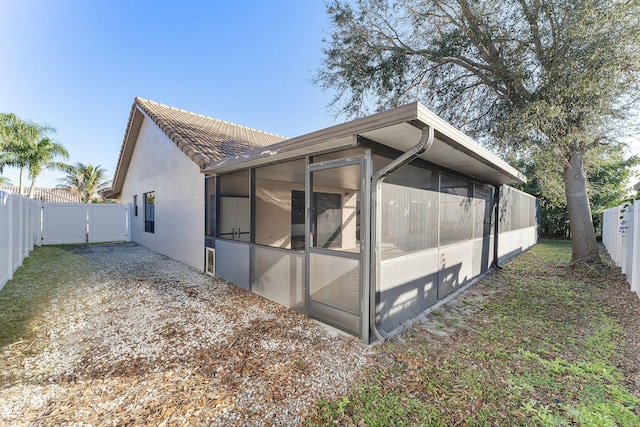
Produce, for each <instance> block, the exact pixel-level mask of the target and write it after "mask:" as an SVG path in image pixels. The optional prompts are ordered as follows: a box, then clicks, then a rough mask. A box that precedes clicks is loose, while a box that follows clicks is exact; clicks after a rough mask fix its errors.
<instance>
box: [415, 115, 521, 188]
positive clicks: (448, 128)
mask: <svg viewBox="0 0 640 427" xmlns="http://www.w3.org/2000/svg"><path fill="white" fill-rule="evenodd" d="M418 120H420V121H421V122H422V123H424V124H425V125H429V126H433V128H434V129H435V130H436V133H437V134H439V136H440V137H439V138H438V139H439V140H440V141H442V142H444V143H446V144H447V145H449V146H451V147H452V148H454V149H456V150H458V151H461V152H463V153H465V154H467V155H468V156H470V157H473V158H474V159H476V160H478V161H480V162H482V163H484V164H486V165H488V166H491V167H492V168H494V169H496V170H497V171H498V172H500V173H502V174H504V175H507V176H509V177H511V178H512V179H514V180H516V181H518V182H519V183H525V182H527V177H526V176H524V175H523V174H522V173H521V172H520V171H518V170H517V169H516V168H514V167H513V166H511V165H509V164H508V163H507V162H505V161H504V160H502V159H501V158H499V157H498V156H496V155H495V154H493V153H492V152H491V151H489V150H487V149H486V148H484V147H483V146H481V145H480V144H478V143H477V142H475V141H474V140H472V139H471V138H469V137H468V136H467V135H465V134H464V133H462V132H461V131H459V130H458V129H456V128H455V127H453V126H452V125H450V124H449V123H447V122H446V121H445V120H443V119H442V118H441V117H439V116H438V115H436V114H435V113H434V112H432V111H430V110H429V109H428V108H427V107H425V106H424V105H422V104H418ZM428 155H429V152H428V151H427V152H426V153H425V154H424V156H422V157H423V158H424V159H425V160H428Z"/></svg>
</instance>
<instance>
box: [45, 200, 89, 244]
mask: <svg viewBox="0 0 640 427" xmlns="http://www.w3.org/2000/svg"><path fill="white" fill-rule="evenodd" d="M86 241H87V205H85V204H82V203H45V204H44V206H43V208H42V244H43V245H60V244H66V243H86Z"/></svg>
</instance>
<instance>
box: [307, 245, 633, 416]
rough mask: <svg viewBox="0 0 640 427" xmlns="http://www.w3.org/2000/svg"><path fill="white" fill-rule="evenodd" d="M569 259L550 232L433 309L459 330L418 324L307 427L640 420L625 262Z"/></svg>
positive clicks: (567, 249)
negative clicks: (452, 302) (453, 306)
mask: <svg viewBox="0 0 640 427" xmlns="http://www.w3.org/2000/svg"><path fill="white" fill-rule="evenodd" d="M570 260H571V245H570V243H568V242H550V241H548V242H543V243H541V244H539V245H537V246H536V247H535V248H533V249H532V250H530V251H529V252H527V253H525V254H523V255H521V256H519V257H517V258H516V259H514V260H513V261H511V262H509V263H508V264H507V265H506V266H505V267H504V269H503V270H500V271H498V272H496V273H494V274H491V275H489V276H487V277H485V278H484V279H483V280H481V281H480V282H479V283H477V284H476V285H474V288H473V289H474V291H476V293H477V292H480V293H481V294H482V293H483V294H484V295H485V296H484V297H483V298H477V299H465V298H466V296H465V295H464V294H463V295H462V296H461V297H459V299H462V305H464V306H466V308H467V309H466V310H448V309H447V308H446V306H445V307H444V308H442V309H438V310H437V311H434V312H432V313H431V314H430V316H429V321H431V322H435V323H436V324H437V323H441V324H442V327H443V330H448V331H450V333H446V334H433V333H432V331H430V330H428V329H427V328H425V327H424V324H423V323H416V324H415V325H414V326H413V327H412V328H410V329H409V330H407V331H406V332H405V333H404V334H403V335H402V336H401V337H399V338H397V339H393V340H390V341H388V342H387V343H385V344H384V345H382V346H380V347H378V348H377V352H378V359H379V363H378V364H377V365H376V366H374V367H371V368H370V369H368V370H367V371H366V372H365V373H364V374H363V376H362V377H361V378H360V379H359V380H358V381H357V382H356V384H355V385H354V386H353V387H352V388H351V391H350V392H349V393H348V394H346V395H345V396H343V397H341V398H338V399H336V400H334V401H330V402H328V401H327V402H322V403H321V405H320V406H319V408H318V410H317V413H316V414H314V415H313V416H311V417H310V419H309V424H310V425H353V426H362V425H367V426H388V425H394V426H405V425H406V426H408V425H430V426H452V425H460V426H495V425H500V426H507V425H541V426H563V425H583V426H640V398H639V396H640V391H639V390H638V387H637V383H634V379H633V373H634V372H637V369H638V366H639V364H640V360H639V359H640V358H639V356H638V354H639V353H638V340H637V338H638V335H637V333H638V331H637V330H638V325H639V324H640V319H638V313H640V311H639V310H638V306H639V305H640V300H638V298H637V296H636V295H635V294H633V293H631V292H630V291H628V285H627V284H626V282H625V281H624V278H623V276H621V275H620V274H619V272H618V271H617V269H616V268H614V267H610V266H604V267H599V268H593V267H587V266H572V265H571V263H570ZM634 334H635V335H634ZM634 367H635V368H634ZM636 381H637V379H636Z"/></svg>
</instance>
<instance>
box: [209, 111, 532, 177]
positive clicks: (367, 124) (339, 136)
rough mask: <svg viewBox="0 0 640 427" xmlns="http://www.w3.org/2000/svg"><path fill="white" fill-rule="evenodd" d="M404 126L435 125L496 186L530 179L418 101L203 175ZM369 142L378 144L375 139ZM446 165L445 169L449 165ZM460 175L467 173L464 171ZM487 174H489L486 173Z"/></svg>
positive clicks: (221, 164)
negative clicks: (489, 172) (486, 169)
mask: <svg viewBox="0 0 640 427" xmlns="http://www.w3.org/2000/svg"><path fill="white" fill-rule="evenodd" d="M405 123H408V124H411V125H412V126H414V127H416V128H421V127H424V126H432V127H433V128H434V130H435V131H436V137H437V138H438V140H439V141H442V142H443V143H444V144H446V145H448V146H450V147H451V148H452V149H454V150H456V151H459V152H462V153H465V155H467V156H468V157H469V158H470V159H473V160H474V161H476V162H480V163H482V164H484V165H486V166H487V167H489V168H490V169H492V170H494V171H495V174H494V175H493V176H491V177H489V178H487V177H486V176H485V177H483V179H484V180H485V181H487V182H491V183H494V184H503V183H511V184H514V183H515V184H518V183H525V182H526V181H527V178H526V177H525V176H524V175H523V174H522V173H521V172H519V171H518V170H517V169H515V168H514V167H512V166H511V165H509V164H508V163H506V162H505V161H503V160H502V159H500V158H499V157H498V156H496V155H495V154H493V153H491V152H490V151H489V150H487V149H486V148H484V147H482V146H480V145H479V144H477V143H476V142H474V141H473V140H472V139H471V138H469V137H468V136H466V135H465V134H463V133H462V132H461V131H459V130H458V129H456V128H455V127H453V126H452V125H450V124H449V123H447V122H446V121H445V120H443V119H442V118H440V117H439V116H437V115H436V114H435V113H433V112H431V111H430V110H429V109H427V108H426V107H425V106H423V105H422V104H420V103H418V102H414V103H412V104H408V105H405V106H402V107H398V108H394V109H392V110H387V111H384V112H381V113H377V114H373V115H371V116H367V117H363V118H359V119H356V120H353V121H350V122H347V123H343V124H340V125H336V126H332V127H329V128H326V129H322V130H319V131H316V132H312V133H309V134H306V135H302V136H299V137H296V138H291V139H288V140H286V141H283V142H280V143H277V144H273V145H271V146H269V147H265V148H260V149H256V150H251V151H247V152H246V153H243V154H241V155H237V156H233V157H227V158H225V159H222V160H219V161H215V162H212V163H211V164H209V165H207V167H206V168H205V169H204V172H205V173H216V174H219V173H226V172H231V171H234V170H238V169H244V168H248V167H256V166H260V165H262V164H266V163H271V162H274V161H280V160H284V159H289V158H293V157H295V156H296V155H302V154H300V153H304V152H305V151H306V152H307V154H313V153H315V152H318V151H320V150H326V149H327V147H329V146H331V141H336V143H335V144H334V148H340V147H347V146H349V145H351V144H352V141H354V139H353V138H352V137H353V136H354V135H360V134H368V135H372V134H375V133H376V131H378V130H381V129H383V128H388V127H391V126H396V125H402V124H405ZM367 137H369V136H367ZM370 139H372V140H374V141H375V138H370ZM340 141H342V143H340ZM383 144H384V145H387V146H390V147H391V148H395V149H400V148H399V147H398V145H395V144H394V143H393V142H392V141H391V142H390V141H387V142H385V143H383ZM429 154H430V153H429V151H427V152H425V153H424V154H423V155H422V156H421V158H423V159H425V160H427V161H430V160H431V159H430V157H429ZM443 166H445V167H446V165H443ZM460 172H462V173H464V171H460ZM484 175H487V174H486V173H485V174H484Z"/></svg>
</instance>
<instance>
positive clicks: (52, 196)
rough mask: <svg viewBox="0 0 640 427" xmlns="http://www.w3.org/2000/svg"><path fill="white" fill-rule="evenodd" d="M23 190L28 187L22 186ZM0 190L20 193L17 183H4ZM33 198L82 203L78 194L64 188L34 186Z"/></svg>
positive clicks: (46, 200) (26, 189) (55, 201)
mask: <svg viewBox="0 0 640 427" xmlns="http://www.w3.org/2000/svg"><path fill="white" fill-rule="evenodd" d="M23 189H24V191H26V192H28V191H29V187H28V186H27V187H24V188H23ZM0 191H5V192H7V193H13V194H20V192H19V191H18V186H17V185H5V186H1V187H0ZM33 198H34V199H35V200H42V201H43V202H53V203H82V199H81V197H80V195H79V194H75V193H73V192H72V191H71V190H68V189H66V188H44V187H36V188H34V193H33Z"/></svg>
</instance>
